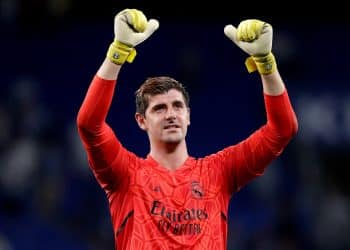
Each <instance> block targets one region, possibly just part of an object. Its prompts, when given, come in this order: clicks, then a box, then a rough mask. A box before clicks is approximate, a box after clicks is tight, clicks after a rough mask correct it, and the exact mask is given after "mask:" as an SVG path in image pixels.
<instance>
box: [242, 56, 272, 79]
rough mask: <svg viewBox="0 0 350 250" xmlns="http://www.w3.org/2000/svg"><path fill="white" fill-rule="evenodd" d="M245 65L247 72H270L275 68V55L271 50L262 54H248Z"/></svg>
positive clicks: (265, 73)
mask: <svg viewBox="0 0 350 250" xmlns="http://www.w3.org/2000/svg"><path fill="white" fill-rule="evenodd" d="M245 65H246V67H247V70H248V72H249V73H252V72H254V71H258V72H259V73H260V74H262V75H268V74H271V73H273V72H275V71H276V69H277V65H276V60H275V56H274V55H273V54H272V53H271V52H270V53H269V54H267V55H264V56H250V57H248V58H247V59H246V61H245Z"/></svg>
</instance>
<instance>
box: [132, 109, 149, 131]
mask: <svg viewBox="0 0 350 250" xmlns="http://www.w3.org/2000/svg"><path fill="white" fill-rule="evenodd" d="M135 120H136V122H137V124H138V125H139V127H140V128H141V129H142V130H145V131H146V130H147V127H146V124H145V120H146V117H145V116H144V115H142V114H140V113H136V114H135Z"/></svg>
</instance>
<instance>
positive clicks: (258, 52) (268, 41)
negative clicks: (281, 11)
mask: <svg viewBox="0 0 350 250" xmlns="http://www.w3.org/2000/svg"><path fill="white" fill-rule="evenodd" d="M224 33H225V35H226V36H227V37H228V38H229V39H231V40H232V41H233V42H234V43H235V44H236V45H237V46H238V47H240V48H241V49H242V50H243V51H245V52H246V53H248V54H249V55H250V57H248V58H247V60H246V62H245V65H246V67H247V69H248V71H249V73H251V72H254V71H256V70H258V72H259V73H260V74H264V75H267V74H271V73H272V72H274V71H276V68H277V66H276V60H275V57H274V55H273V54H272V52H271V49H272V33H273V30H272V26H271V25H270V24H268V23H266V22H263V21H260V20H257V19H248V20H244V21H242V22H241V23H240V24H239V25H238V27H237V28H235V27H234V26H233V25H231V24H229V25H226V26H225V29H224Z"/></svg>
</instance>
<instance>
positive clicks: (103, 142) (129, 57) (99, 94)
mask: <svg viewBox="0 0 350 250" xmlns="http://www.w3.org/2000/svg"><path fill="white" fill-rule="evenodd" d="M157 28H158V22H157V21H156V20H149V21H147V19H146V17H145V15H144V14H143V13H142V12H141V11H139V10H136V9H125V10H123V11H121V12H119V13H118V14H117V15H116V16H115V18H114V35H115V37H114V41H113V42H112V43H111V44H110V46H109V48H108V51H107V55H106V58H105V60H104V61H103V63H102V64H101V66H100V68H99V69H98V71H97V73H96V75H95V76H94V78H93V80H92V82H91V84H90V86H89V88H88V91H87V93H86V96H85V98H84V101H83V103H82V105H81V107H80V110H79V113H78V115H77V127H78V132H79V136H80V138H81V140H82V142H83V145H84V147H85V149H86V151H87V153H88V158H89V163H90V166H91V167H92V168H93V169H94V171H95V174H96V175H100V177H98V179H99V181H100V183H101V182H102V183H103V185H104V184H107V182H108V180H107V179H108V178H110V177H111V176H112V174H111V172H110V171H111V168H112V167H111V166H112V163H113V162H116V161H115V159H116V157H121V158H123V157H122V156H121V155H123V156H125V154H122V153H120V152H121V149H123V147H122V146H121V144H120V143H119V141H118V140H117V138H116V136H115V134H114V132H113V130H112V129H111V128H110V127H109V126H108V125H107V123H106V117H107V114H108V111H109V108H110V105H111V103H112V98H113V95H114V90H115V87H116V80H117V77H118V74H119V71H120V69H121V67H122V65H123V64H124V63H125V62H129V63H131V62H132V61H133V60H134V58H135V56H136V50H135V46H136V45H138V44H140V43H141V42H143V41H144V40H145V39H147V38H148V37H149V36H150V35H151V34H152V33H153V32H154V31H155V30H156V29H157ZM123 151H125V150H124V149H123ZM124 158H125V157H124ZM118 162H119V163H118V164H120V165H125V164H121V163H120V162H122V160H121V159H119V161H118ZM115 169H117V172H118V171H122V169H123V166H118V168H115ZM102 172H103V173H102ZM114 172H115V171H114ZM117 174H119V173H117ZM102 175H103V176H105V177H101V176H102Z"/></svg>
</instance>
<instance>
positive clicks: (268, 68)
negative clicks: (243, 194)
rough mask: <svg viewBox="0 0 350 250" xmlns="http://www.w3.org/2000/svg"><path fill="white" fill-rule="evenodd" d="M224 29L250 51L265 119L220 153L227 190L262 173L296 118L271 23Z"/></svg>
mask: <svg viewBox="0 0 350 250" xmlns="http://www.w3.org/2000/svg"><path fill="white" fill-rule="evenodd" d="M224 33H225V34H226V36H227V37H228V38H230V39H231V40H232V41H233V42H234V43H235V44H236V45H237V46H238V47H240V48H241V49H242V50H243V51H245V52H246V53H247V54H249V57H248V58H247V60H246V67H247V69H248V71H249V72H250V73H251V72H254V71H258V72H259V74H260V76H261V80H262V85H263V92H264V100H265V109H266V118H267V122H266V123H265V124H264V125H263V126H262V127H261V128H259V129H258V130H256V131H255V132H254V133H253V134H252V135H250V136H249V137H248V138H247V139H246V140H244V141H242V142H240V143H239V144H237V145H234V146H232V147H229V148H226V149H224V150H223V151H222V152H220V153H219V157H220V158H221V162H223V169H224V172H225V174H224V176H225V178H227V180H226V181H225V182H224V183H227V185H228V190H229V192H230V193H232V191H235V190H238V189H239V188H240V187H242V186H243V185H245V184H246V183H247V182H248V181H250V180H251V179H253V178H254V177H256V176H259V175H261V174H262V173H263V172H264V170H265V168H266V167H267V166H268V164H269V163H270V162H271V161H272V160H274V159H275V158H276V157H278V156H279V155H280V154H281V153H282V151H283V150H284V148H285V147H286V146H287V144H288V143H289V142H290V140H291V139H292V138H293V136H294V135H295V134H296V132H297V130H298V122H297V118H296V115H295V113H294V110H293V107H292V105H291V102H290V99H289V96H288V93H287V90H286V87H285V84H284V82H283V80H282V78H281V76H280V74H279V72H278V70H277V65H276V60H275V57H274V55H273V54H272V52H271V49H272V33H273V32H272V26H271V25H270V24H268V23H266V22H262V21H260V20H256V19H249V20H245V21H242V22H241V23H240V24H239V26H238V27H237V28H236V27H234V26H233V25H227V26H226V27H225V29H224Z"/></svg>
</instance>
